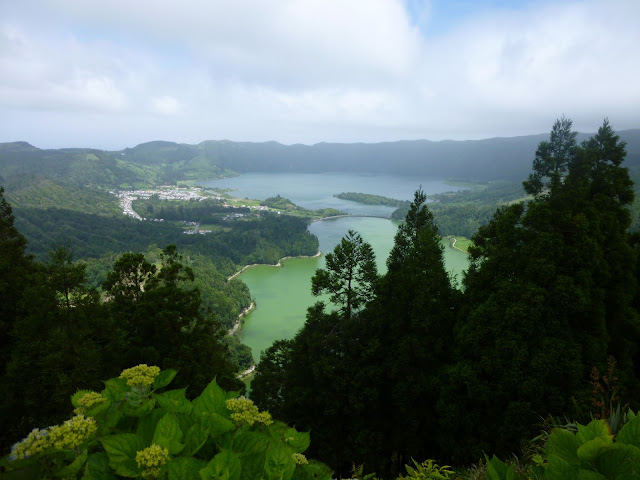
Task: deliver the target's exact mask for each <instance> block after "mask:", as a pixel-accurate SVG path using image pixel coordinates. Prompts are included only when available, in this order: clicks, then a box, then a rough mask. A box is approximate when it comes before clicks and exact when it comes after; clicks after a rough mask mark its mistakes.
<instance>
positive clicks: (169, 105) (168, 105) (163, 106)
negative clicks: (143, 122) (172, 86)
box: [152, 95, 182, 115]
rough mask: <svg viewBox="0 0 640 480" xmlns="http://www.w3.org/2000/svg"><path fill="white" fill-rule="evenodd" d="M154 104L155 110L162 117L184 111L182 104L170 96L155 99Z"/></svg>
mask: <svg viewBox="0 0 640 480" xmlns="http://www.w3.org/2000/svg"><path fill="white" fill-rule="evenodd" d="M152 104H153V110H154V111H155V112H156V113H159V114H160V115H175V114H176V113H178V112H180V110H182V104H181V103H180V102H179V101H178V100H177V99H175V98H173V97H170V96H168V95H164V96H162V97H157V98H154V99H153V100H152Z"/></svg>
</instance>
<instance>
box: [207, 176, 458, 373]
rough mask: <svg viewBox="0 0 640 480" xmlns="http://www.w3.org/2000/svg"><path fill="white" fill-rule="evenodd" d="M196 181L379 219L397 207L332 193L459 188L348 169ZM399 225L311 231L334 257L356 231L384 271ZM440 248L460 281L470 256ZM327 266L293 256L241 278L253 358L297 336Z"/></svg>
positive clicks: (335, 223) (329, 226)
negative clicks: (250, 305) (316, 279)
mask: <svg viewBox="0 0 640 480" xmlns="http://www.w3.org/2000/svg"><path fill="white" fill-rule="evenodd" d="M199 183H201V184H202V185H203V186H206V187H214V188H224V189H229V190H231V191H230V193H231V195H233V196H236V197H243V198H252V199H258V200H264V199H266V198H268V197H271V196H276V195H282V196H283V197H285V198H288V199H290V200H291V201H293V202H294V203H295V204H297V205H300V206H302V207H305V208H309V209H318V208H329V207H331V208H337V209H339V210H342V211H343V212H346V213H349V214H351V215H377V216H390V215H391V213H392V212H393V211H394V210H395V209H394V208H393V207H388V206H385V205H363V204H359V203H356V202H352V201H349V200H341V199H338V198H336V197H334V195H336V194H338V193H341V192H360V193H371V194H376V195H383V196H386V197H390V198H396V199H400V200H412V199H413V194H414V192H415V191H416V189H417V188H418V187H420V186H421V187H422V189H423V190H424V192H425V193H427V194H428V195H429V194H435V193H443V192H448V191H452V190H458V189H459V187H455V186H452V185H450V184H448V183H447V182H446V181H444V180H442V179H434V178H428V177H427V178H420V177H403V176H394V175H380V174H356V173H345V172H340V173H335V172H326V173H315V174H310V173H309V174H305V173H286V172H283V173H248V174H243V175H239V176H237V177H230V178H223V179H216V180H206V181H201V182H199ZM397 226H398V224H397V223H396V222H392V221H391V220H387V219H383V218H372V217H357V216H352V217H344V218H336V219H330V220H324V221H320V222H314V223H312V224H311V225H310V226H309V231H310V232H311V233H313V234H315V235H317V236H318V240H319V241H320V251H322V252H323V253H327V252H331V251H332V250H333V249H334V247H335V246H336V245H337V244H338V242H339V241H340V239H341V238H342V237H343V236H344V235H345V234H346V233H347V231H348V230H355V231H357V232H358V233H359V234H360V235H361V236H362V238H363V239H364V240H365V241H366V242H369V243H370V244H371V245H372V246H373V249H374V251H375V253H376V257H377V261H378V269H379V270H380V272H381V273H383V272H384V271H385V263H386V260H387V256H388V255H389V252H390V251H391V247H392V246H393V237H394V235H395V232H396V229H397ZM443 245H444V257H445V263H446V266H447V269H448V270H449V272H450V273H452V274H453V275H454V276H455V277H456V278H457V279H458V281H459V280H460V279H461V277H462V271H463V270H465V269H466V268H467V267H468V264H469V263H468V261H467V255H466V254H465V253H462V252H460V251H459V250H455V249H452V248H451V247H449V243H448V242H447V241H443ZM323 267H324V257H323V256H321V257H316V258H292V259H288V260H286V261H284V262H282V266H281V267H274V266H267V265H259V266H255V267H252V268H249V269H247V270H245V271H244V272H243V273H242V274H241V275H240V276H239V278H240V279H241V280H242V281H243V282H245V283H246V284H247V286H248V287H249V290H250V291H251V296H252V298H253V299H254V301H255V303H256V309H255V310H253V311H252V312H251V313H249V314H248V315H247V316H246V317H245V319H244V327H243V329H242V330H241V331H240V333H239V335H241V336H242V341H243V342H244V343H245V344H247V345H249V346H250V347H251V349H252V351H253V357H254V359H255V360H259V358H260V352H262V351H263V350H265V349H266V348H268V347H269V346H271V344H272V343H273V342H274V341H275V340H278V339H283V338H292V337H293V336H294V335H295V334H296V332H297V331H298V330H299V329H300V327H302V325H304V322H305V315H306V311H307V308H308V307H310V306H311V305H313V304H314V303H315V302H316V301H318V300H319V299H318V298H317V297H313V296H312V295H311V277H312V276H313V274H314V273H315V271H316V269H317V268H323ZM325 300H326V299H325ZM329 308H330V307H329Z"/></svg>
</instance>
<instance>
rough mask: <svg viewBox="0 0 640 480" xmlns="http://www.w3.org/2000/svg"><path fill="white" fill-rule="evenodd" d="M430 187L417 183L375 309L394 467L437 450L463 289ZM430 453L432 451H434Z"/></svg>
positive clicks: (387, 435) (389, 259) (389, 451)
mask: <svg viewBox="0 0 640 480" xmlns="http://www.w3.org/2000/svg"><path fill="white" fill-rule="evenodd" d="M425 202H426V195H425V193H424V192H423V191H422V189H419V190H418V191H417V192H416V193H415V195H414V200H413V202H412V203H411V205H410V207H409V211H408V213H407V216H406V218H405V221H404V223H402V224H401V225H400V226H399V227H398V232H397V233H396V236H395V241H394V246H393V248H392V250H391V253H390V255H389V258H388V260H387V268H388V271H387V273H386V275H385V276H384V277H383V279H382V281H381V288H380V291H379V294H378V299H377V301H376V302H375V303H374V305H373V308H372V311H376V312H378V314H379V315H380V316H381V322H382V324H383V332H382V334H383V335H384V339H382V338H381V339H380V340H381V343H382V344H383V352H384V353H383V357H382V359H381V360H382V362H383V364H384V365H385V369H384V371H385V376H384V382H383V384H384V385H385V387H384V388H385V389H384V392H385V393H386V394H387V395H388V398H387V400H385V403H387V402H388V403H387V405H388V406H389V408H390V413H389V415H388V417H387V418H386V419H385V420H384V423H385V425H384V426H382V427H381V428H382V429H383V430H384V431H385V433H386V438H387V439H388V441H389V446H388V447H387V448H388V452H387V453H388V455H389V458H392V459H393V461H394V463H395V464H394V465H393V466H392V470H395V471H394V472H393V473H398V471H399V470H400V469H401V468H402V467H403V466H404V464H405V463H408V462H409V459H410V458H411V457H414V458H418V457H420V456H424V455H425V452H434V450H435V438H436V436H435V435H425V432H429V431H432V432H435V431H437V416H436V414H435V404H436V401H437V391H438V388H439V384H440V383H441V382H440V375H441V371H442V368H443V367H444V365H446V364H447V362H448V361H449V353H450V348H451V340H452V339H451V332H452V328H453V325H454V320H455V308H456V304H457V299H458V296H459V295H458V293H457V291H456V290H455V289H454V288H453V287H452V285H451V281H450V278H449V275H448V274H447V271H446V269H445V266H444V259H443V246H442V243H441V237H440V236H439V235H438V229H437V227H436V226H435V224H434V222H433V215H432V214H431V212H430V211H429V209H428V208H427V206H426V204H425ZM429 454H430V453H429Z"/></svg>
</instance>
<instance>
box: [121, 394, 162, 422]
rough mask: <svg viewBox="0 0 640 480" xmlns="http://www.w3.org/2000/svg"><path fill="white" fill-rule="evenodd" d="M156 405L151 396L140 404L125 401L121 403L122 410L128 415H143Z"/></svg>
mask: <svg viewBox="0 0 640 480" xmlns="http://www.w3.org/2000/svg"><path fill="white" fill-rule="evenodd" d="M155 406H156V401H155V399H153V398H149V399H147V400H145V401H144V402H143V403H142V405H136V404H133V403H129V402H125V403H124V404H123V408H122V411H123V412H124V414H125V415H127V416H129V417H138V418H139V417H144V416H145V415H147V414H148V413H149V412H151V411H152V410H153V408H154V407H155Z"/></svg>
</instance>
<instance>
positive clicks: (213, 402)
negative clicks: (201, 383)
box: [192, 378, 229, 417]
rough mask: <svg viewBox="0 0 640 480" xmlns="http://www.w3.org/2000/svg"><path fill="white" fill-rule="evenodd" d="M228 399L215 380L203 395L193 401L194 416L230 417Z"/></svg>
mask: <svg viewBox="0 0 640 480" xmlns="http://www.w3.org/2000/svg"><path fill="white" fill-rule="evenodd" d="M227 398H228V397H227V394H226V392H225V391H224V390H222V389H221V388H220V387H219V386H218V384H217V383H216V379H215V378H214V379H213V380H212V381H211V383H209V385H207V387H206V388H205V389H204V391H203V392H202V394H201V395H200V396H199V397H198V398H196V399H195V400H193V402H192V405H193V415H195V416H196V417H206V416H209V415H211V414H212V413H217V414H218V415H228V413H229V411H228V410H227V407H226V405H225V402H226V401H227Z"/></svg>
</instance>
